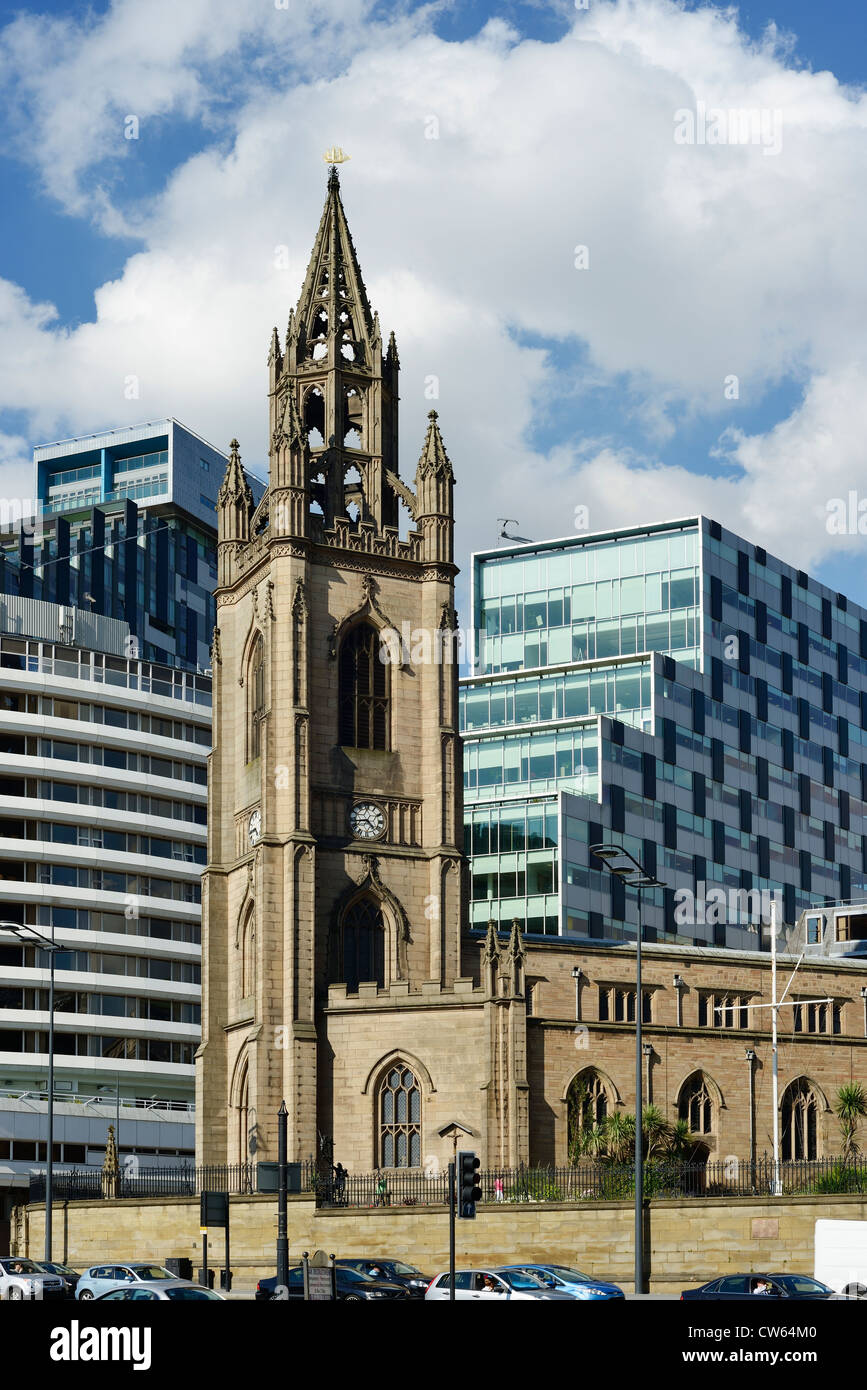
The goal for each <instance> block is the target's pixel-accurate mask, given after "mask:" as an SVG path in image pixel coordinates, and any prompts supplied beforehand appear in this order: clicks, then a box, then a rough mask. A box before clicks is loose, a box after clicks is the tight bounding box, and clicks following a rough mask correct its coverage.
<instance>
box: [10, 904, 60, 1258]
mask: <svg viewBox="0 0 867 1390" xmlns="http://www.w3.org/2000/svg"><path fill="white" fill-rule="evenodd" d="M0 928H2V929H3V930H5V931H9V932H12V934H13V935H14V936H17V937H18V939H19V940H20V941H27V940H29V939H32V940H34V941H38V942H39V943H40V945H41V946H42V949H43V950H45V951H47V952H48V1149H47V1154H46V1164H45V1259H46V1260H48V1261H50V1260H51V1235H52V1231H51V1221H52V1214H53V1213H52V1200H53V1197H54V957H55V956H56V954H57V952H58V951H59V950H60V949H61V948H60V947H59V946H58V945H57V944H56V943H55V942H54V941H51V940H50V939H49V938H48V937H47V936H43V935H42V933H41V932H38V931H37V930H36V928H35V927H28V926H23V925H22V923H20V922H0Z"/></svg>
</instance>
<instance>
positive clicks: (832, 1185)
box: [811, 1163, 867, 1193]
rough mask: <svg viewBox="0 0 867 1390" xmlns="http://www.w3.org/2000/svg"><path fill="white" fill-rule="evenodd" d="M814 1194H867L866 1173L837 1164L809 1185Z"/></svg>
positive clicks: (843, 1164)
mask: <svg viewBox="0 0 867 1390" xmlns="http://www.w3.org/2000/svg"><path fill="white" fill-rule="evenodd" d="M811 1187H812V1190H813V1191H814V1192H824V1193H829V1192H867V1173H865V1172H864V1170H863V1169H857V1168H847V1167H846V1165H845V1163H837V1164H835V1165H834V1167H833V1168H832V1169H831V1170H830V1172H827V1173H822V1174H821V1176H820V1177H818V1178H816V1180H815V1182H814V1183H812V1184H811Z"/></svg>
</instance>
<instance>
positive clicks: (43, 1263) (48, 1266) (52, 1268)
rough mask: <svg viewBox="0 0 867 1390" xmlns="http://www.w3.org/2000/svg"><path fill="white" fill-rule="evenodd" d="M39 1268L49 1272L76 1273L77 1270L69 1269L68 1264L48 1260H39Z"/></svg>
mask: <svg viewBox="0 0 867 1390" xmlns="http://www.w3.org/2000/svg"><path fill="white" fill-rule="evenodd" d="M39 1268H40V1269H44V1270H47V1271H48V1273H49V1274H77V1272H78V1271H77V1270H75V1269H70V1267H69V1265H58V1264H54V1263H53V1262H52V1263H49V1262H48V1260H40V1261H39Z"/></svg>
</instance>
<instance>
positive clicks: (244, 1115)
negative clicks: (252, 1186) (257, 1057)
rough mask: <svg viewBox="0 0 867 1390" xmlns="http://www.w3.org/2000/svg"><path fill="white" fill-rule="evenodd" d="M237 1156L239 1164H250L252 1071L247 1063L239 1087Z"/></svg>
mask: <svg viewBox="0 0 867 1390" xmlns="http://www.w3.org/2000/svg"><path fill="white" fill-rule="evenodd" d="M236 1118H237V1131H236V1140H237V1146H238V1147H237V1154H238V1162H239V1163H249V1162H250V1069H249V1067H248V1066H247V1064H246V1062H245V1063H244V1070H243V1072H242V1073H241V1081H240V1084H239V1086H238V1109H237V1115H236Z"/></svg>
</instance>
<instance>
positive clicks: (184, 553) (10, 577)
mask: <svg viewBox="0 0 867 1390" xmlns="http://www.w3.org/2000/svg"><path fill="white" fill-rule="evenodd" d="M226 461H227V460H226V455H225V454H223V453H222V452H221V451H220V450H219V449H215V448H214V446H213V445H212V444H208V442H207V441H206V440H204V439H202V438H201V436H199V435H197V434H195V433H194V432H193V431H192V430H190V429H187V428H186V426H184V425H181V424H180V423H179V422H178V421H177V420H172V419H165V420H156V421H150V422H149V423H147V424H143V425H134V426H129V427H125V428H122V429H114V430H104V431H102V432H101V433H98V434H90V435H81V436H79V437H77V438H75V439H67V440H63V441H61V442H60V443H56V444H44V445H40V446H39V447H38V448H37V449H36V450H35V451H34V463H35V492H36V496H35V498H34V499H33V503H32V507H33V509H34V510H35V513H36V515H35V521H34V522H32V523H30V522H28V521H27V520H26V519H25V521H24V522H23V524H17V525H15V526H8V527H6V528H4V531H3V533H2V534H0V594H11V595H14V596H15V597H18V598H23V599H38V600H42V601H45V602H49V603H57V604H60V605H62V606H64V607H67V608H68V609H69V610H70V617H69V621H70V622H73V621H74V616H75V610H81V611H83V612H85V613H92V614H99V615H102V616H105V617H108V618H116V619H119V620H120V621H122V622H125V623H127V624H128V626H129V630H130V634H131V636H132V637H133V638H134V639H135V641H136V643H137V647H136V650H137V651H138V654H139V655H140V656H141V657H143V658H144V659H146V660H148V661H155V662H162V663H165V664H168V665H172V666H183V667H185V668H186V669H188V670H189V669H191V670H196V669H199V670H204V669H205V668H206V667H207V666H208V664H209V649H210V644H211V638H212V635H213V629H214V601H213V589H214V586H215V584H216V581H217V557H216V545H217V515H216V500H217V490H218V489H219V486H220V484H221V482H222V480H223V474H224V472H225V468H226ZM253 490H254V495H255V496H256V497H257V499H258V497H260V496H261V494H262V485H261V484H256V483H255V482H254V483H253ZM21 510H22V512H23V513H25V514H26V512H27V511H28V510H29V508H28V507H27V506H23V507H22V508H21Z"/></svg>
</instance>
